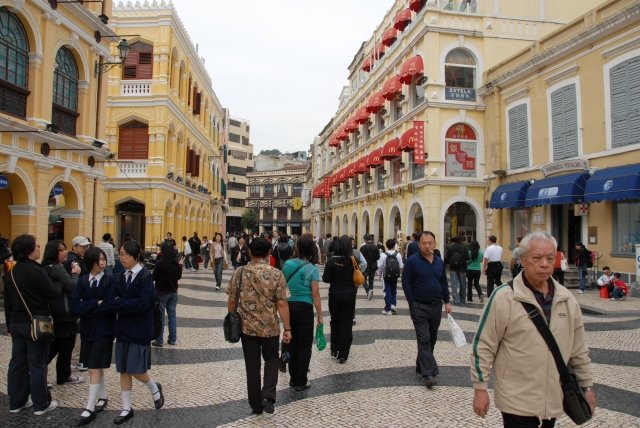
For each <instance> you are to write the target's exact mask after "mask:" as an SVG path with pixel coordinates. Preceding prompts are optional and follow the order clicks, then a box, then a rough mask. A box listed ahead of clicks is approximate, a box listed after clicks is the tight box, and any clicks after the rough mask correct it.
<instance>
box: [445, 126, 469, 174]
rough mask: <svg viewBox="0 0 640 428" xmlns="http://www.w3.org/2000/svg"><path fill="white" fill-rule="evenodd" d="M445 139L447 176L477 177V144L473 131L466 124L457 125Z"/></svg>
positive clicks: (449, 130)
mask: <svg viewBox="0 0 640 428" xmlns="http://www.w3.org/2000/svg"><path fill="white" fill-rule="evenodd" d="M445 138H446V149H447V152H446V159H447V176H448V177H475V176H476V150H477V143H476V141H475V140H476V133H475V132H474V131H473V129H472V128H471V127H470V126H469V125H465V124H464V123H457V124H455V125H453V126H452V127H450V128H449V129H448V130H447V133H446V134H445ZM451 140H457V141H451Z"/></svg>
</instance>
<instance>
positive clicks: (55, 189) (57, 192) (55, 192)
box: [53, 183, 63, 196]
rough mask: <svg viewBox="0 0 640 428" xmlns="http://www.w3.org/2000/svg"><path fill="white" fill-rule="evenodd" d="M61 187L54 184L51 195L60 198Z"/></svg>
mask: <svg viewBox="0 0 640 428" xmlns="http://www.w3.org/2000/svg"><path fill="white" fill-rule="evenodd" d="M62 191H63V190H62V186H61V185H60V183H58V184H56V185H55V186H53V194H54V195H56V196H60V195H62Z"/></svg>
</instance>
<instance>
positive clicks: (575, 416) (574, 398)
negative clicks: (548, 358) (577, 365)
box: [520, 302, 593, 425]
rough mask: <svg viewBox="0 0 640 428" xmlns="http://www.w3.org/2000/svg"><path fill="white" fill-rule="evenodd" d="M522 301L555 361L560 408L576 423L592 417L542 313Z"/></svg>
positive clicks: (574, 377) (580, 389)
mask: <svg viewBox="0 0 640 428" xmlns="http://www.w3.org/2000/svg"><path fill="white" fill-rule="evenodd" d="M520 303H522V306H523V307H524V310H525V311H526V312H527V315H528V316H529V319H530V320H531V321H532V322H533V324H534V325H535V326H536V328H537V329H538V331H539V332H540V335H541V336H542V338H543V339H544V341H545V342H546V343H547V346H548V347H549V350H550V351H551V354H553V359H554V360H555V361H556V367H557V368H558V373H560V385H561V386H562V393H563V394H564V398H563V400H562V408H563V409H564V412H565V413H566V414H567V416H569V417H570V418H571V420H572V421H573V422H574V423H575V424H576V425H582V424H583V423H585V422H587V421H588V420H589V419H591V418H592V416H593V415H592V413H591V407H589V403H587V399H586V398H584V393H583V392H582V388H580V385H578V380H577V379H576V376H575V374H574V373H573V370H572V369H571V367H567V365H566V364H565V363H564V360H563V359H562V354H561V353H560V348H558V344H557V343H556V340H555V339H554V337H553V335H552V334H551V330H549V326H548V325H547V323H546V322H544V320H543V319H542V314H541V313H540V311H538V309H537V308H536V307H535V306H534V305H532V304H531V303H525V302H520Z"/></svg>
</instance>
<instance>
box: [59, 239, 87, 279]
mask: <svg viewBox="0 0 640 428" xmlns="http://www.w3.org/2000/svg"><path fill="white" fill-rule="evenodd" d="M89 247H91V242H89V240H88V239H87V238H85V237H84V236H82V235H80V236H76V237H75V238H73V239H72V240H71V251H69V254H68V255H67V261H66V263H65V264H64V268H65V269H66V270H67V273H69V275H71V268H72V267H73V266H72V265H73V264H74V263H77V264H78V265H79V266H80V275H79V276H82V275H88V274H89V269H87V267H86V266H85V264H84V253H85V251H87V250H88V249H89Z"/></svg>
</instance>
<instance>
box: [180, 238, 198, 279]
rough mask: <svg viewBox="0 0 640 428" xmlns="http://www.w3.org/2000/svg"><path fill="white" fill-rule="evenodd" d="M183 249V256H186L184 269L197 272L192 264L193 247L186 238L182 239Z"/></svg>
mask: <svg viewBox="0 0 640 428" xmlns="http://www.w3.org/2000/svg"><path fill="white" fill-rule="evenodd" d="M182 248H183V250H182V255H184V268H185V269H187V270H190V271H195V269H194V268H193V263H192V262H191V261H192V258H191V257H192V256H193V253H192V252H191V245H189V241H187V237H186V236H183V237H182Z"/></svg>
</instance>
